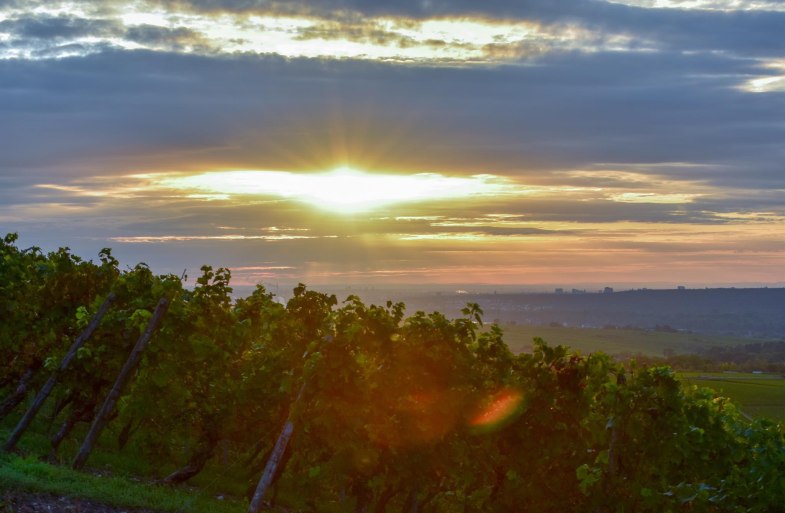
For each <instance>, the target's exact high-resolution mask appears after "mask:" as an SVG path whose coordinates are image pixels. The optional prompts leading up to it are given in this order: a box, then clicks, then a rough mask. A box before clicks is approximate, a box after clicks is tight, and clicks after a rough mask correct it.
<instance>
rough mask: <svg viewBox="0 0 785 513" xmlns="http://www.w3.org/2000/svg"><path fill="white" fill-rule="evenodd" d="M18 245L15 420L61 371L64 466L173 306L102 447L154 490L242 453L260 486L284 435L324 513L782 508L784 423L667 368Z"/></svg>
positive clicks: (385, 308)
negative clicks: (151, 480)
mask: <svg viewBox="0 0 785 513" xmlns="http://www.w3.org/2000/svg"><path fill="white" fill-rule="evenodd" d="M16 241H17V238H16V235H15V234H9V235H7V236H5V238H4V239H3V240H2V242H0V317H1V318H2V322H0V355H2V356H1V358H2V365H0V416H2V417H7V416H10V417H9V418H14V419H15V418H17V417H19V416H21V414H22V413H24V411H25V410H26V409H27V408H29V405H30V403H31V398H32V397H34V396H35V395H36V394H37V393H39V392H40V391H41V390H42V389H43V387H44V386H45V384H46V383H47V381H48V380H50V381H51V380H52V378H53V376H55V377H56V381H57V384H56V386H55V387H54V388H53V390H52V393H51V396H50V397H49V399H48V402H47V404H48V405H49V410H50V411H51V413H50V415H49V418H50V422H53V423H54V425H55V429H53V430H52V437H51V451H52V455H53V456H56V455H57V453H58V450H59V448H60V444H61V443H62V441H63V440H65V439H67V438H68V437H71V436H75V435H74V433H77V432H81V433H82V435H81V436H83V433H84V430H82V431H80V430H78V429H74V428H75V426H78V425H79V424H80V423H88V424H89V423H91V422H93V423H94V422H95V418H96V416H97V415H98V413H99V410H100V409H101V408H102V406H104V405H105V404H107V403H106V400H107V397H108V396H110V395H111V394H110V390H112V389H113V386H114V385H116V382H117V376H118V374H119V373H120V372H121V369H122V368H123V367H124V365H126V363H127V360H128V358H129V354H130V353H131V351H132V349H133V348H134V346H135V344H137V342H138V340H139V339H140V336H141V335H142V334H143V333H144V332H145V331H146V330H148V331H149V330H150V324H151V323H150V321H151V319H152V318H153V315H154V311H155V310H156V307H157V305H159V304H160V303H161V301H162V299H163V301H164V302H165V303H166V306H167V311H166V313H165V315H163V316H162V317H161V318H160V321H158V322H157V326H156V327H155V328H156V329H155V331H154V332H152V333H151V334H152V338H151V339H150V341H149V344H148V345H147V347H146V348H145V349H144V351H143V352H142V353H141V355H140V356H141V359H140V361H139V362H138V364H137V365H135V366H134V369H133V374H132V375H131V377H130V379H129V381H128V384H127V385H126V386H125V387H124V388H123V389H122V390H120V391H118V392H117V393H116V394H115V395H116V403H114V404H111V405H110V406H111V408H110V411H108V412H106V413H107V415H106V418H105V422H107V423H109V424H110V425H111V426H112V429H111V430H107V431H106V432H105V433H104V434H105V436H104V438H103V439H102V443H104V444H110V443H113V444H116V446H118V447H120V448H121V449H122V448H128V447H131V446H133V450H134V451H138V452H139V453H140V454H142V456H143V457H144V458H147V459H149V460H150V461H153V462H164V463H166V464H167V465H161V466H162V467H167V466H168V467H171V468H175V470H174V471H172V472H167V473H166V474H165V475H161V476H157V477H158V478H159V479H160V480H161V481H162V482H164V483H168V484H177V483H181V482H185V481H188V480H189V479H191V478H193V477H194V476H196V475H197V474H199V473H200V471H201V470H202V469H203V468H204V467H205V465H206V464H208V462H210V460H211V459H213V458H215V457H217V456H218V453H219V452H220V451H221V450H220V448H224V450H225V449H226V448H227V447H228V448H229V450H231V451H232V454H233V457H234V458H235V459H236V460H237V461H240V462H241V464H238V465H235V466H233V467H232V468H231V469H230V470H228V472H230V474H231V477H232V479H236V480H238V481H241V482H243V483H246V484H247V487H248V490H249V493H252V492H253V490H254V489H255V487H256V484H257V481H258V480H259V478H260V476H261V475H262V473H263V472H264V471H265V469H266V468H267V470H269V466H268V467H266V464H267V463H268V460H270V459H271V458H270V457H271V454H274V452H273V449H274V446H275V445H276V441H278V442H279V445H280V436H279V435H280V433H281V428H282V427H283V426H285V425H287V424H288V425H290V426H291V428H292V429H291V439H289V440H288V444H285V445H286V446H285V449H286V450H285V451H283V452H282V453H280V454H278V455H277V457H278V458H279V465H278V466H277V468H275V469H274V470H275V475H274V476H272V479H273V481H276V480H278V481H279V484H280V483H281V482H287V483H290V484H296V487H297V490H299V493H301V494H302V495H304V496H307V497H308V498H309V503H310V504H311V505H312V506H311V507H312V509H313V510H314V511H321V510H326V509H327V508H326V506H325V505H326V504H331V505H332V506H331V508H333V509H335V508H338V509H339V510H340V511H355V512H374V513H382V512H385V511H396V512H397V511H401V512H404V513H405V512H409V511H412V512H434V513H435V512H445V513H446V512H479V511H495V512H507V511H509V512H513V511H514V512H518V511H538V512H570V511H575V512H584V511H612V512H620V511H627V512H633V511H634V512H644V511H657V512H660V511H674V512H675V511H732V512H736V511H738V512H742V511H744V512H746V511H750V512H768V511H781V509H779V508H781V507H782V504H785V434H784V432H783V428H782V426H780V425H778V424H774V423H771V422H767V421H755V422H749V421H747V420H745V419H744V418H742V417H741V416H740V415H739V413H738V412H737V411H736V410H735V408H734V407H733V405H732V404H730V403H729V402H727V401H726V400H724V399H722V398H717V397H715V396H714V395H712V394H711V393H710V392H707V391H703V390H698V389H694V388H688V387H685V386H682V385H681V384H680V382H679V381H678V380H677V379H676V378H675V376H674V374H673V372H672V371H671V370H670V369H669V368H666V367H649V368H644V367H641V368H636V367H634V366H633V367H630V366H627V367H626V368H625V367H622V366H621V365H620V364H618V363H616V362H614V361H613V360H612V359H610V358H609V357H607V356H605V355H603V354H592V355H588V356H582V355H578V354H573V353H571V352H570V351H569V350H568V349H567V348H564V347H561V346H558V347H550V346H548V345H547V344H545V343H544V342H542V341H538V342H537V344H536V345H535V349H534V351H533V352H532V353H525V354H520V355H514V354H512V353H511V352H510V351H509V349H508V348H507V346H506V344H505V343H504V340H503V333H502V332H501V330H500V329H499V328H498V327H496V326H483V325H482V317H481V316H482V312H481V310H480V308H479V307H478V306H477V305H468V306H467V308H466V309H465V310H464V316H463V317H461V318H457V319H448V318H447V317H445V316H444V315H442V314H440V313H430V314H427V313H423V312H416V313H413V314H409V315H407V313H406V312H405V308H404V305H403V304H400V303H391V302H388V303H387V304H386V305H382V306H375V305H370V306H369V305H365V304H364V303H363V302H362V301H361V300H360V299H359V298H357V297H354V296H350V297H348V298H347V299H346V300H345V301H343V302H342V303H339V302H338V301H337V299H336V297H335V296H330V295H325V294H322V293H318V292H315V291H311V290H307V289H306V287H305V286H302V285H301V286H299V287H297V288H296V289H295V290H294V294H293V297H292V298H291V299H290V300H289V301H288V302H287V303H286V304H285V305H284V304H281V302H279V301H276V298H275V297H274V296H273V295H271V294H270V293H268V292H267V291H266V290H265V289H264V288H263V287H261V286H259V287H257V289H256V290H255V292H254V293H253V294H251V295H250V296H249V297H247V298H243V299H237V300H233V299H232V296H231V292H232V289H231V287H230V272H229V271H228V270H227V269H223V268H220V269H215V270H214V269H212V268H210V267H203V268H202V270H201V275H200V276H199V277H198V278H197V279H196V283H195V285H194V286H193V287H192V288H186V287H184V286H183V280H182V279H181V277H178V276H173V275H167V276H157V275H155V274H154V273H153V272H151V270H150V269H149V268H148V267H147V266H145V265H143V264H140V265H137V266H136V267H133V268H128V269H125V270H121V269H120V266H119V263H118V261H117V260H116V259H115V258H114V257H112V255H111V252H110V251H109V250H103V251H102V252H101V253H100V254H99V261H98V262H96V263H94V262H92V261H85V260H82V259H80V258H79V257H77V256H75V255H74V254H72V253H71V252H70V251H69V250H68V249H60V250H59V251H55V252H51V253H44V252H42V251H41V250H39V249H38V248H29V249H25V250H22V249H20V248H18V247H17V245H16ZM110 296H111V299H112V302H111V305H108V308H107V309H106V310H105V312H106V313H105V315H103V317H102V319H100V322H99V323H97V326H96V327H95V330H94V331H93V332H92V334H91V335H90V336H89V338H87V339H86V340H85V341H84V344H83V345H82V346H81V347H79V348H78V350H76V352H75V354H74V355H73V356H74V357H73V359H72V361H70V364H69V365H68V366H67V368H65V369H60V367H59V366H61V363H62V362H63V358H64V357H65V356H66V354H67V352H68V350H69V348H71V347H72V345H73V344H74V341H75V340H76V339H77V338H78V337H79V336H80V334H83V333H84V332H85V330H86V328H88V325H89V324H90V322H91V320H92V319H94V317H95V315H96V313H97V312H98V311H99V309H100V308H101V307H102V305H104V304H105V302H106V300H107V298H108V297H110ZM12 414H13V415H12ZM109 433H111V434H112V436H114V437H116V440H108V439H107V436H108V434H109ZM6 445H8V443H7V444H6ZM184 448H185V449H186V457H183V453H184ZM281 449H283V447H281ZM172 463H177V464H176V465H172ZM279 478H280V479H279ZM274 490H275V486H274V487H273V491H274ZM272 495H273V494H272V493H268V494H267V497H266V499H268V500H270V499H271V497H272Z"/></svg>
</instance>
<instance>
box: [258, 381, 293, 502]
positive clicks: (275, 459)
mask: <svg viewBox="0 0 785 513" xmlns="http://www.w3.org/2000/svg"><path fill="white" fill-rule="evenodd" d="M304 390H305V383H303V385H302V386H301V387H300V392H299V393H298V394H297V399H295V400H294V404H293V405H292V410H294V407H295V405H296V404H297V403H298V402H299V401H300V398H301V397H302V395H303V391H304ZM293 432H294V422H292V414H291V410H290V412H289V416H288V417H287V418H286V422H285V423H284V425H283V429H281V434H280V435H278V440H276V441H275V446H273V452H272V453H271V454H270V458H269V459H268V460H267V464H266V465H265V466H264V472H262V477H261V478H259V484H258V485H256V491H255V492H254V494H253V499H251V504H250V505H249V506H248V513H259V510H260V509H261V508H262V498H264V494H265V493H267V489H268V488H270V485H271V484H272V482H273V478H274V477H275V474H276V472H277V471H278V465H279V464H280V463H281V458H282V457H283V453H284V452H285V451H286V446H287V445H288V444H289V439H290V438H292V433H293Z"/></svg>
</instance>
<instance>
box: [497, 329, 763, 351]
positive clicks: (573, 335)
mask: <svg viewBox="0 0 785 513" xmlns="http://www.w3.org/2000/svg"><path fill="white" fill-rule="evenodd" d="M503 329H504V340H505V341H506V342H507V345H509V346H510V349H511V350H512V351H513V352H515V353H520V352H522V351H528V350H529V349H530V348H531V345H532V339H533V338H534V337H540V338H542V339H543V340H545V341H546V342H548V344H550V345H552V346H553V345H565V346H569V347H570V348H572V349H575V350H577V351H579V352H581V353H582V354H588V353H592V352H596V351H603V352H605V353H607V354H611V355H615V354H632V355H634V354H643V355H646V356H663V354H664V353H665V352H666V351H667V352H671V351H672V352H673V353H674V354H685V353H695V352H697V351H698V350H699V349H703V348H709V347H713V346H735V345H741V344H748V343H750V342H757V341H756V340H751V339H748V338H741V337H731V336H717V335H704V334H699V333H686V332H665V331H650V330H642V329H601V328H568V327H553V326H520V325H506V326H503Z"/></svg>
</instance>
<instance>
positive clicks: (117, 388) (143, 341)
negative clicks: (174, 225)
mask: <svg viewBox="0 0 785 513" xmlns="http://www.w3.org/2000/svg"><path fill="white" fill-rule="evenodd" d="M167 308H169V301H168V300H167V299H166V298H161V300H160V301H158V306H156V307H155V311H154V312H153V316H152V318H151V319H150V322H149V323H147V328H146V329H145V330H144V333H142V336H141V337H139V340H137V341H136V345H135V346H134V348H133V350H131V354H130V355H129V356H128V359H127V360H126V361H125V365H123V368H122V369H121V370H120V373H119V374H118V375H117V379H116V380H115V383H114V386H112V390H110V391H109V395H107V396H106V400H105V401H104V404H103V406H101V409H100V410H98V413H97V414H96V416H95V419H93V424H92V426H90V431H88V432H87V436H86V437H85V439H84V442H82V447H81V448H80V449H79V453H78V454H77V455H76V458H75V459H74V463H73V468H75V469H77V470H78V469H81V468H82V467H83V466H84V464H85V462H86V461H87V458H88V457H89V456H90V452H92V450H93V444H94V443H95V441H96V440H97V439H98V436H99V435H100V434H101V431H103V429H104V427H105V426H106V418H107V417H108V416H109V414H110V413H111V412H112V410H113V409H114V407H115V405H116V404H117V401H118V400H119V399H120V395H121V394H122V393H123V389H124V388H125V385H126V384H127V383H128V380H129V379H130V378H131V374H133V371H134V369H135V368H136V366H137V365H138V364H139V360H141V359H142V352H143V351H144V348H145V347H146V346H147V343H148V342H149V341H150V338H151V337H152V336H153V332H154V331H155V328H156V326H157V325H158V321H160V320H161V317H163V315H164V314H165V313H166V310H167Z"/></svg>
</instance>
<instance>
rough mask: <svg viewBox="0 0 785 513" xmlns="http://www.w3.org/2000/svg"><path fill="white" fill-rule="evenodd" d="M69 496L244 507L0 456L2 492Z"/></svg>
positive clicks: (213, 512)
mask: <svg viewBox="0 0 785 513" xmlns="http://www.w3.org/2000/svg"><path fill="white" fill-rule="evenodd" d="M4 489H13V490H27V491H30V492H46V493H54V494H58V495H68V496H72V497H81V498H84V499H90V500H94V501H96V502H101V503H106V504H112V505H115V506H122V507H128V508H147V509H152V510H155V511H162V512H164V511H172V512H175V511H183V512H188V513H202V512H204V513H240V512H242V511H245V507H244V505H243V504H240V503H237V502H229V501H220V500H218V499H216V498H214V497H211V496H207V495H205V494H202V493H196V492H194V491H192V490H185V489H182V488H170V487H162V486H153V485H150V484H145V483H140V482H135V481H134V480H132V479H130V478H127V477H118V476H98V475H92V474H86V473H82V472H76V471H74V470H71V469H70V468H69V467H64V466H57V465H50V464H48V463H44V462H41V461H39V460H38V459H37V458H31V457H28V458H23V457H20V456H15V455H5V454H4V455H2V456H0V490H4Z"/></svg>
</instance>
